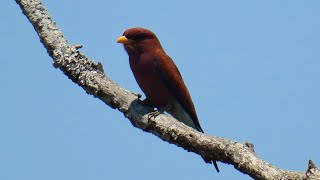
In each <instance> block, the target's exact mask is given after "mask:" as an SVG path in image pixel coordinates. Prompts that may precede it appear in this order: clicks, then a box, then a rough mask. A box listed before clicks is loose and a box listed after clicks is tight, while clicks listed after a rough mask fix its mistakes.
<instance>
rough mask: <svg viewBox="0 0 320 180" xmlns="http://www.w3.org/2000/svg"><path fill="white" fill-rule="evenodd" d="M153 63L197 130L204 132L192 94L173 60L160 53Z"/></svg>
mask: <svg viewBox="0 0 320 180" xmlns="http://www.w3.org/2000/svg"><path fill="white" fill-rule="evenodd" d="M153 63H154V66H155V69H156V72H157V73H158V74H159V76H160V77H161V79H162V80H163V82H164V83H165V85H166V86H167V88H168V89H169V91H170V92H171V93H172V95H173V96H174V97H175V98H176V99H177V100H178V102H179V103H180V104H181V106H182V107H183V109H184V110H185V111H186V112H187V113H188V114H189V116H190V118H191V119H192V120H193V122H194V124H195V125H196V129H197V130H199V131H200V132H203V130H202V128H201V126H200V122H199V120H198V116H197V113H196V110H195V107H194V105H193V102H192V99H191V96H190V93H189V91H188V89H187V86H186V85H185V84H184V81H183V79H182V76H181V74H180V72H179V70H178V68H177V66H176V65H175V64H174V62H173V60H172V59H171V58H170V57H169V56H168V55H166V54H165V53H158V55H157V56H156V57H155V58H154V59H153Z"/></svg>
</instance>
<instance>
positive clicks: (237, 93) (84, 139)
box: [0, 0, 320, 180]
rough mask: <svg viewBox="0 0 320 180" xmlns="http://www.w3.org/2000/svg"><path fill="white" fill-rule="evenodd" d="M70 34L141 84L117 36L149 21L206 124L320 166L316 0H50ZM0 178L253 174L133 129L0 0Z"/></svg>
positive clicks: (279, 157)
mask: <svg viewBox="0 0 320 180" xmlns="http://www.w3.org/2000/svg"><path fill="white" fill-rule="evenodd" d="M43 2H44V4H45V6H46V7H47V8H48V9H49V11H50V13H51V15H52V17H53V19H54V20H55V21H56V22H57V24H58V26H59V27H60V28H61V29H62V30H63V32H64V33H65V36H66V37H67V38H68V40H69V42H70V43H71V44H78V43H80V44H82V45H83V46H84V48H83V49H82V51H83V52H84V53H85V54H86V55H87V56H88V57H90V58H92V59H93V60H95V61H99V62H101V63H102V64H103V65H104V68H105V72H106V74H107V75H108V76H109V77H111V78H112V79H113V80H114V81H115V82H117V83H118V84H120V85H121V86H123V87H124V88H126V89H128V90H130V91H133V92H141V90H140V89H139V87H138V85H137V84H136V82H135V80H134V78H133V75H132V73H131V71H130V68H129V65H128V57H127V54H126V53H125V51H124V50H123V47H122V46H121V45H120V44H117V43H116V39H117V38H118V37H119V36H120V35H122V33H123V31H124V30H125V29H127V28H129V27H135V26H143V27H146V28H149V29H151V30H153V31H154V32H155V33H156V34H157V35H158V37H159V39H160V40H161V42H162V45H163V47H164V48H165V50H166V51H167V53H168V54H169V55H170V56H171V57H172V58H173V59H174V60H175V62H176V64H177V65H178V67H179V69H180V71H181V73H182V75H183V77H184V79H185V81H186V84H187V85H188V87H189V90H190V92H191V95H192V97H193V100H194V103H195V106H196V109H197V111H198V114H199V117H200V121H201V124H202V127H203V129H204V130H205V131H206V132H207V133H208V134H212V135H217V136H221V137H225V138H229V139H233V140H236V141H240V142H247V141H248V142H253V143H254V144H255V150H256V152H257V154H258V155H259V156H261V157H262V158H263V159H265V160H267V161H268V162H270V163H272V164H274V165H276V166H278V167H280V168H284V169H290V170H295V171H305V170H306V168H307V163H308V160H309V159H312V160H314V162H315V163H316V164H317V165H318V166H320V155H319V149H320V143H319V139H320V132H319V127H320V111H319V110H320V93H319V92H320V85H319V78H320V53H319V52H320V51H319V50H320V33H319V32H320V21H319V19H320V11H319V7H320V1H316V0H310V1H296V0H290V1H289V0H287V1H282V0H280V1H279V0H270V1H253V0H251V1H237V0H229V1H209V0H208V1H194V2H186V1H183V2H182V1H180V2H174V1H168V0H162V1H158V2H151V1H147V0H144V1H131V0H123V1H114V2H110V1H84V0H80V1H77V2H75V1H71V0H67V1H61V2H57V1H49V0H45V1H43ZM0 7H2V8H1V9H2V10H1V11H0V15H1V17H2V19H3V20H4V21H2V28H1V29H0V32H1V33H0V36H1V42H2V43H0V49H1V55H2V58H1V61H0V66H1V71H0V76H1V78H2V82H1V84H2V86H1V87H2V88H1V93H0V99H1V101H0V106H1V108H0V114H1V115H0V116H1V118H0V119H1V120H0V144H1V146H0V179H5V180H21V179H26V180H43V179H46V180H56V179H60V180H69V179H77V180H92V179H95V180H105V179H154V180H161V179H164V178H166V179H184V180H194V179H203V180H206V179H208V180H209V179H222V180H227V179H228V180H229V179H240V180H244V179H250V177H249V176H247V175H243V174H242V173H240V172H238V171H236V170H235V169H234V168H233V167H232V166H230V165H224V164H221V163H219V166H220V169H221V173H219V174H216V173H215V171H214V169H213V167H212V166H209V165H207V164H205V163H203V161H202V159H201V158H200V157H199V156H197V155H195V154H193V153H188V152H186V151H185V150H183V149H181V148H178V147H176V146H174V145H170V144H168V143H166V142H163V141H162V140H160V139H159V138H157V137H155V136H154V135H151V134H147V133H144V132H142V131H141V130H139V129H136V128H134V127H133V126H132V125H131V124H130V122H129V121H128V120H127V119H126V118H124V116H123V115H122V114H121V113H120V112H118V111H117V110H114V109H111V108H109V107H108V106H106V105H105V104H104V103H102V102H101V101H99V100H98V99H96V98H93V97H92V96H90V95H87V94H86V93H85V92H84V90H83V89H81V88H80V87H78V86H77V85H76V84H74V83H72V82H71V81H70V80H69V79H68V78H67V77H66V76H65V75H63V73H62V72H61V71H60V70H58V69H54V68H53V66H52V60H51V58H50V57H49V56H48V54H47V53H46V50H45V49H44V47H43V45H42V44H41V43H40V41H39V38H38V36H37V34H36V33H35V31H34V30H33V27H32V26H31V24H30V23H29V22H28V20H27V19H26V17H25V16H24V15H23V14H22V13H21V10H20V8H19V7H18V5H16V4H15V2H14V1H10V2H8V1H1V2H0Z"/></svg>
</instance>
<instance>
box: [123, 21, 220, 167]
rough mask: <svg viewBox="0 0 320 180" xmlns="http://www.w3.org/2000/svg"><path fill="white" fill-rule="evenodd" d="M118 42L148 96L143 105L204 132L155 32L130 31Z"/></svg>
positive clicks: (186, 89) (174, 66)
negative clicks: (122, 46)
mask: <svg viewBox="0 0 320 180" xmlns="http://www.w3.org/2000/svg"><path fill="white" fill-rule="evenodd" d="M117 42H118V43H121V44H123V45H124V49H125V51H126V52H127V54H128V56H129V64H130V68H131V70H132V72H133V75H134V77H135V79H136V81H137V83H138V85H139V86H140V88H141V90H142V91H143V92H144V94H145V96H146V99H145V100H143V101H142V103H143V104H144V105H148V106H151V107H155V108H157V109H158V110H159V111H160V112H164V111H165V112H168V113H169V114H171V115H172V116H173V117H174V118H175V119H177V120H178V121H181V122H182V123H184V124H186V125H187V126H190V127H192V128H194V129H196V130H197V131H199V132H202V133H204V131H203V129H202V128H201V125H200V122H199V119H198V116H197V113H196V109H195V106H194V104H193V101H192V98H191V95H190V92H189V90H188V88H187V86H186V84H185V83H184V80H183V78H182V75H181V73H180V71H179V70H178V68H177V66H176V64H175V63H174V61H173V60H172V59H171V58H170V56H168V55H167V54H166V52H165V50H164V49H163V48H162V46H161V43H160V41H159V39H158V38H157V36H156V35H155V33H153V32H152V31H150V30H148V29H145V28H142V27H134V28H129V29H127V30H126V31H125V32H124V33H123V35H122V36H121V37H119V38H118V39H117ZM203 159H204V161H205V162H206V163H210V164H211V163H213V164H214V166H215V168H216V170H217V172H219V168H218V166H217V163H216V161H214V160H208V159H206V158H204V157H203Z"/></svg>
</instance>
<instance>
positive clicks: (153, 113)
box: [148, 105, 172, 118]
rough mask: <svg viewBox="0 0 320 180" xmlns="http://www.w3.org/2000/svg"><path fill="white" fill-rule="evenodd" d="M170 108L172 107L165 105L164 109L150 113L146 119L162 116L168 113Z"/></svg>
mask: <svg viewBox="0 0 320 180" xmlns="http://www.w3.org/2000/svg"><path fill="white" fill-rule="evenodd" d="M171 107H172V106H171V105H166V106H164V107H160V108H157V110H155V111H153V112H151V113H150V114H149V116H148V117H149V118H155V117H157V116H159V115H160V114H163V113H164V112H165V111H168V110H169V109H171Z"/></svg>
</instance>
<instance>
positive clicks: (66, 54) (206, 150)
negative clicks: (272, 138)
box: [16, 0, 320, 180]
mask: <svg viewBox="0 0 320 180" xmlns="http://www.w3.org/2000/svg"><path fill="white" fill-rule="evenodd" d="M16 2H17V4H19V6H20V8H21V9H22V11H23V13H24V14H25V15H26V17H27V18H28V19H29V21H30V22H31V24H32V25H33V27H34V29H35V31H36V32H37V33H38V35H39V37H40V40H41V42H42V44H43V45H44V47H45V48H46V49H47V52H48V54H49V55H50V56H51V57H52V58H53V61H54V62H53V64H54V66H55V67H56V68H59V69H60V70H61V71H62V72H64V74H65V75H66V76H67V77H69V78H70V79H71V80H72V81H73V82H74V83H76V84H78V85H79V86H81V87H82V88H83V89H84V90H85V91H86V92H87V93H88V94H91V95H93V96H94V97H96V98H99V99H100V100H101V101H103V102H104V103H106V104H107V105H108V106H110V107H112V108H114V109H115V108H116V109H118V110H119V111H120V112H122V113H123V114H124V115H125V116H126V117H127V118H128V119H129V120H130V122H131V123H132V125H133V126H135V127H137V128H139V129H142V130H143V131H146V132H149V133H152V134H154V135H156V136H158V137H159V138H160V139H162V140H164V141H167V142H169V143H171V144H175V145H177V146H179V147H182V148H184V149H185V150H187V151H191V152H194V153H197V154H199V155H202V156H204V157H206V158H208V159H214V160H217V161H220V162H223V163H226V164H230V165H233V166H234V167H235V169H237V170H239V171H240V172H242V173H245V174H248V175H249V176H251V177H252V178H254V179H301V180H302V179H303V180H309V179H320V171H319V169H317V168H316V166H315V165H314V163H313V162H312V161H311V160H310V161H309V165H308V169H307V171H306V172H293V171H288V170H282V169H280V168H277V167H275V166H273V165H271V164H269V163H267V162H266V161H264V160H263V159H261V158H260V157H259V156H258V155H257V154H256V152H255V151H254V146H253V144H252V143H240V142H236V141H232V140H228V139H224V138H220V137H216V136H210V135H206V134H203V133H200V132H198V131H196V130H194V129H192V128H190V127H188V126H186V125H184V124H183V123H181V122H179V121H176V120H175V119H174V118H172V117H171V116H168V115H165V114H160V115H159V116H156V117H152V116H149V115H150V114H149V113H150V112H152V109H150V108H148V107H145V106H143V105H141V104H140V102H141V101H140V100H139V97H141V95H139V94H135V93H131V92H130V91H128V90H125V89H123V88H122V87H120V86H119V85H117V84H116V83H115V82H113V81H112V80H111V79H110V78H108V77H107V76H106V75H105V74H104V72H103V67H102V65H101V63H96V62H93V61H91V60H90V59H88V58H87V57H86V56H85V55H84V54H83V53H81V52H80V51H79V50H78V49H79V48H81V47H82V46H81V45H74V46H72V45H70V44H68V42H67V40H66V38H65V37H64V36H63V33H62V31H61V30H60V29H59V28H58V27H57V26H56V23H55V22H54V21H53V20H52V18H51V16H50V15H49V13H48V11H47V10H46V8H45V7H44V6H43V5H42V3H41V1H40V0H16Z"/></svg>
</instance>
